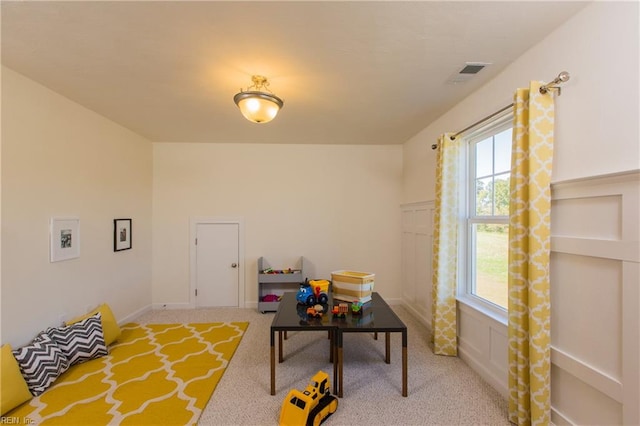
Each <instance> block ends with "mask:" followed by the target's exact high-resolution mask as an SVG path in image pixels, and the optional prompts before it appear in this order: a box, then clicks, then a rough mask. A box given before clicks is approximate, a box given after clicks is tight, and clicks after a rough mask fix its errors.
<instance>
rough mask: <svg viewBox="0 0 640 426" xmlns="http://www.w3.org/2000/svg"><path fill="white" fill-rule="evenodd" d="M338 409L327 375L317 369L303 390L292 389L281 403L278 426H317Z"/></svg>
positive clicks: (336, 399)
mask: <svg viewBox="0 0 640 426" xmlns="http://www.w3.org/2000/svg"><path fill="white" fill-rule="evenodd" d="M337 409H338V398H336V397H335V396H333V395H331V386H330V383H329V375H328V374H327V373H325V372H324V371H318V372H317V373H316V375H315V376H313V377H312V378H311V381H310V382H309V384H308V385H307V387H306V388H305V390H304V391H299V390H297V389H292V390H290V391H289V393H288V394H287V397H286V398H285V399H284V402H283V403H282V410H281V411H280V426H318V425H320V424H321V423H322V422H323V421H325V420H326V419H327V417H329V416H330V415H331V414H333V413H335V411H336V410H337Z"/></svg>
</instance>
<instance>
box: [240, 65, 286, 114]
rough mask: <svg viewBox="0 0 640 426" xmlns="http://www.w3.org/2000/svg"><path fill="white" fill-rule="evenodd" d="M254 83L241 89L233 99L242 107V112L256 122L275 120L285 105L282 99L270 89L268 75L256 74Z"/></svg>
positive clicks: (253, 78) (253, 79) (253, 77)
mask: <svg viewBox="0 0 640 426" xmlns="http://www.w3.org/2000/svg"><path fill="white" fill-rule="evenodd" d="M251 81H253V84H252V85H251V86H249V87H247V90H246V91H243V90H242V89H240V92H239V93H236V95H235V96H234V97H233V101H234V102H235V103H236V105H238V108H240V112H241V113H242V115H244V118H246V119H247V120H249V121H252V122H254V123H268V122H270V121H271V120H273V119H274V118H275V117H276V115H278V111H280V108H282V106H283V105H284V102H283V101H282V99H280V98H279V97H277V96H276V95H274V94H273V92H271V90H269V89H268V86H269V81H267V77H263V76H261V75H254V76H252V77H251Z"/></svg>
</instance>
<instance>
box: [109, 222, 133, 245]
mask: <svg viewBox="0 0 640 426" xmlns="http://www.w3.org/2000/svg"><path fill="white" fill-rule="evenodd" d="M130 248H131V219H113V251H122V250H129V249H130Z"/></svg>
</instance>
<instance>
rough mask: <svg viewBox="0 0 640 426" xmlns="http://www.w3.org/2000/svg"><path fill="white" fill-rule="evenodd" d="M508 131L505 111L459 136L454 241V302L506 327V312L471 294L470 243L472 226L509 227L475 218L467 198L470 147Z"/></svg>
mask: <svg viewBox="0 0 640 426" xmlns="http://www.w3.org/2000/svg"><path fill="white" fill-rule="evenodd" d="M510 127H513V111H512V110H507V111H505V112H504V113H503V114H501V115H499V116H497V117H495V118H493V119H492V120H491V121H490V122H488V123H486V124H485V125H483V126H482V127H481V128H478V129H475V130H474V131H471V132H469V133H468V134H467V135H464V136H463V141H464V144H463V146H464V149H462V150H461V151H462V156H463V158H462V164H463V165H464V166H463V173H462V175H463V176H462V178H461V182H463V190H461V191H460V200H459V201H460V210H461V211H460V218H461V219H460V223H459V228H458V229H459V231H460V232H459V241H458V259H459V262H458V271H459V272H460V273H459V274H458V283H457V300H458V301H459V302H461V303H464V304H466V305H468V306H470V307H472V308H474V309H476V310H478V311H480V312H482V313H484V314H485V315H487V316H489V317H491V318H493V319H495V320H496V321H498V322H500V323H503V324H505V325H506V324H507V316H508V312H507V310H506V309H504V308H502V307H501V306H498V305H496V304H494V303H492V302H490V301H488V300H487V299H484V298H482V297H479V296H477V295H475V294H473V288H472V287H473V282H474V272H475V271H474V269H473V267H472V266H473V265H472V259H473V249H474V242H473V241H472V240H471V239H472V236H473V233H472V226H473V225H474V224H476V223H487V224H490V223H495V224H507V225H508V224H509V217H508V216H493V217H483V218H482V219H479V218H476V217H474V216H475V211H474V212H472V211H471V210H472V209H475V206H473V205H472V201H471V197H472V196H474V197H475V149H474V144H475V143H477V142H480V141H482V140H485V139H486V138H488V137H490V136H492V135H496V134H498V133H500V132H502V131H504V130H506V129H508V128H510Z"/></svg>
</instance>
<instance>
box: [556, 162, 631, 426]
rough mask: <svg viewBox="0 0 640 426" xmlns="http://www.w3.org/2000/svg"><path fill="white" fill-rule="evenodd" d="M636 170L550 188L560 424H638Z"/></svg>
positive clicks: (557, 403) (557, 396) (557, 410)
mask: <svg viewBox="0 0 640 426" xmlns="http://www.w3.org/2000/svg"><path fill="white" fill-rule="evenodd" d="M639 183H640V173H639V172H638V171H634V172H629V173H620V174H616V175H609V176H602V177H593V178H587V179H580V180H575V181H570V182H561V183H556V184H554V185H553V186H552V199H553V201H552V209H551V223H552V226H551V230H552V239H551V253H552V254H551V362H552V373H551V397H552V402H551V405H552V418H551V419H552V421H553V422H554V423H555V424H599V425H605V424H606V425H618V424H625V425H637V424H639V423H640V408H639V400H640V386H639V384H640V378H639V377H638V372H639V371H640V367H639V364H640V352H639V351H638V338H639V337H640V306H639V302H640V300H639V297H638V294H639V291H638V286H639V281H640V275H639V274H638V270H639V268H638V265H639V262H640V259H639V257H640V256H639V253H640V250H639V244H640V242H639V241H640V238H639V235H640V232H639V230H640V228H639V227H638V215H639V210H638V205H639V204H638V201H639V198H640V197H639V194H640V185H639Z"/></svg>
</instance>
